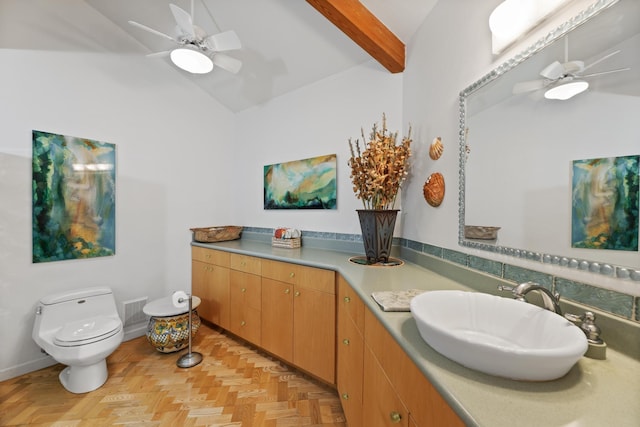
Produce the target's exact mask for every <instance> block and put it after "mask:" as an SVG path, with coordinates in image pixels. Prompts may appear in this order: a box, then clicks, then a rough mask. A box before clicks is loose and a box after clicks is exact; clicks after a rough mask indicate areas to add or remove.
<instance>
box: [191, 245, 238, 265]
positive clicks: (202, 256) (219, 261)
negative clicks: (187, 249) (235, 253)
mask: <svg viewBox="0 0 640 427" xmlns="http://www.w3.org/2000/svg"><path fill="white" fill-rule="evenodd" d="M229 255H230V254H229V252H224V251H216V250H214V249H208V248H202V247H200V246H191V259H193V260H195V261H202V262H206V263H208V264H215V265H219V266H221V267H229Z"/></svg>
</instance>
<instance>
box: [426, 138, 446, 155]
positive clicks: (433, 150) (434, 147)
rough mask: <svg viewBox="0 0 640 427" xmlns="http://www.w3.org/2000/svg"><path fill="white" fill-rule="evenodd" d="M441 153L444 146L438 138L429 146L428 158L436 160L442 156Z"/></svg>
mask: <svg viewBox="0 0 640 427" xmlns="http://www.w3.org/2000/svg"><path fill="white" fill-rule="evenodd" d="M443 151H444V145H443V144H442V139H441V138H440V137H439V136H438V137H436V138H434V139H433V142H432V143H431V145H430V146H429V157H431V158H432V159H433V160H438V159H439V158H440V156H442V152H443Z"/></svg>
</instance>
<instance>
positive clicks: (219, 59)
mask: <svg viewBox="0 0 640 427" xmlns="http://www.w3.org/2000/svg"><path fill="white" fill-rule="evenodd" d="M211 60H212V61H213V64H214V65H216V66H218V67H220V68H222V69H225V70H227V71H229V72H230V73H233V74H238V71H240V68H242V61H240V60H239V59H236V58H232V57H230V56H227V55H223V54H221V53H218V54H215V55H213V57H212V58H211Z"/></svg>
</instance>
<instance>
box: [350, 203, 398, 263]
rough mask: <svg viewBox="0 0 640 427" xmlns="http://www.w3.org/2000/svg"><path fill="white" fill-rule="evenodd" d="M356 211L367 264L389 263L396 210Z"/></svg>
mask: <svg viewBox="0 0 640 427" xmlns="http://www.w3.org/2000/svg"><path fill="white" fill-rule="evenodd" d="M356 211H357V212H358V218H359V219H360V228H361V229H362V242H363V243H364V251H365V255H366V256H367V264H377V263H379V262H381V263H386V262H389V256H390V255H391V244H392V243H393V229H394V228H395V226H396V217H397V215H398V212H399V211H398V210H397V209H390V210H370V209H356Z"/></svg>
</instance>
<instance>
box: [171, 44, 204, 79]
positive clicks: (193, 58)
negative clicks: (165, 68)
mask: <svg viewBox="0 0 640 427" xmlns="http://www.w3.org/2000/svg"><path fill="white" fill-rule="evenodd" d="M170 57H171V62H173V63H174V64H176V66H177V67H178V68H182V69H183V70H185V71H188V72H190V73H193V74H207V73H209V72H211V70H213V61H212V60H211V58H209V57H208V56H207V55H205V54H204V53H202V52H201V51H200V50H199V49H198V48H196V47H195V46H190V45H184V46H181V47H179V48H177V49H173V50H172V51H171V55H170Z"/></svg>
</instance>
